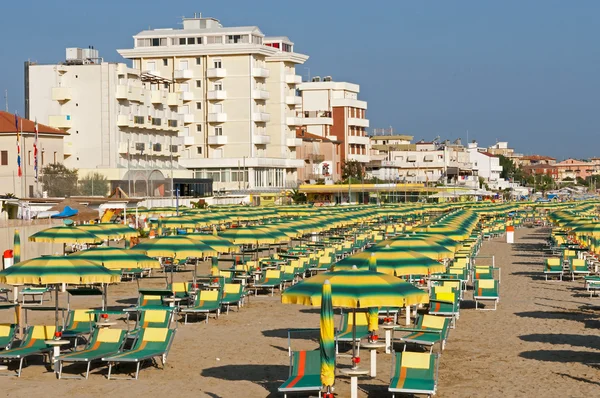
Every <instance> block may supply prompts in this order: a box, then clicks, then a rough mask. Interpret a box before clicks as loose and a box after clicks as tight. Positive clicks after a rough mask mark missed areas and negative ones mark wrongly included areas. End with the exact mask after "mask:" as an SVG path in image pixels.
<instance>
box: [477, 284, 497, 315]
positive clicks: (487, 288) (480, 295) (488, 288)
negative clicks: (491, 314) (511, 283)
mask: <svg viewBox="0 0 600 398" xmlns="http://www.w3.org/2000/svg"><path fill="white" fill-rule="evenodd" d="M473 300H475V309H476V310H483V309H486V308H481V307H479V302H480V301H493V302H494V308H493V310H496V307H497V305H498V301H500V292H499V284H498V281H497V280H494V279H481V280H477V281H475V284H474V286H473ZM490 310H492V308H490Z"/></svg>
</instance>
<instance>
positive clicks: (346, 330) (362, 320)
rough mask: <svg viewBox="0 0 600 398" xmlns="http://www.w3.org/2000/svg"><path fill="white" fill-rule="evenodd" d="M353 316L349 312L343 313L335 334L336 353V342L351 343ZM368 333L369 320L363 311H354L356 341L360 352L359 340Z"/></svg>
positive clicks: (336, 345)
mask: <svg viewBox="0 0 600 398" xmlns="http://www.w3.org/2000/svg"><path fill="white" fill-rule="evenodd" d="M352 325H353V316H352V314H351V313H343V314H342V320H341V323H340V329H339V331H338V332H337V333H336V335H335V353H336V354H338V352H339V350H338V343H339V342H346V343H350V344H352ZM368 335H369V321H368V319H367V314H366V313H365V312H357V313H356V340H355V341H356V343H357V347H358V351H357V352H358V353H359V354H360V340H361V339H362V338H364V337H367V336H368Z"/></svg>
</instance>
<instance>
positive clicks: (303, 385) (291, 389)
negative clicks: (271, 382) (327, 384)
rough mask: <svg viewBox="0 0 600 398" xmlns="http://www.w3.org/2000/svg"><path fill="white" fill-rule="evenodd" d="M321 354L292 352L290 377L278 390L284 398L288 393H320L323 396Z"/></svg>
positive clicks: (316, 352) (318, 352)
mask: <svg viewBox="0 0 600 398" xmlns="http://www.w3.org/2000/svg"><path fill="white" fill-rule="evenodd" d="M321 388H322V386H321V352H320V351H319V350H315V351H292V355H291V357H290V375H289V377H288V379H287V380H286V381H284V382H283V384H282V385H281V386H280V387H279V388H278V391H279V392H282V393H283V396H284V398H286V397H287V394H288V393H310V392H316V391H318V392H319V397H320V396H321Z"/></svg>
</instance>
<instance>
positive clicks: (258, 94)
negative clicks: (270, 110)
mask: <svg viewBox="0 0 600 398" xmlns="http://www.w3.org/2000/svg"><path fill="white" fill-rule="evenodd" d="M270 97H271V95H270V94H269V92H268V91H265V90H252V98H254V99H255V100H268V99H269V98H270Z"/></svg>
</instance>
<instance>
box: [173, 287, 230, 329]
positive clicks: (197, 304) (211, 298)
mask: <svg viewBox="0 0 600 398" xmlns="http://www.w3.org/2000/svg"><path fill="white" fill-rule="evenodd" d="M180 312H181V314H182V315H183V316H184V323H185V324H187V320H188V315H190V314H197V315H199V314H206V323H208V317H209V315H210V313H211V312H214V313H215V316H216V317H217V318H218V317H219V314H220V312H221V297H220V292H219V291H218V290H202V291H200V292H199V294H198V295H196V299H195V300H194V306H193V307H189V308H183V309H182V310H181V311H180Z"/></svg>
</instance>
